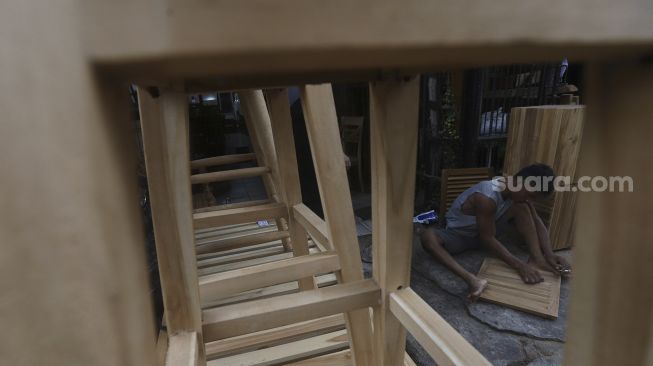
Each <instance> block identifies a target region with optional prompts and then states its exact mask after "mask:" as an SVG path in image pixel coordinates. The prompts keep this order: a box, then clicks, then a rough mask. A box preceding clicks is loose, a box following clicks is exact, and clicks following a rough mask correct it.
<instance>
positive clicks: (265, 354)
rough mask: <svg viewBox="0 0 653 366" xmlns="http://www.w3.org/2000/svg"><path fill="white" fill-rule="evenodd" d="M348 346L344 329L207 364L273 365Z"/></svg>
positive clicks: (213, 365) (215, 365)
mask: <svg viewBox="0 0 653 366" xmlns="http://www.w3.org/2000/svg"><path fill="white" fill-rule="evenodd" d="M348 346H349V338H348V337H347V332H346V331H345V330H338V331H335V332H331V333H327V334H323V335H319V336H315V337H311V338H307V339H302V340H299V341H295V342H291V343H286V344H281V345H278V346H273V347H270V348H266V349H261V350H257V351H252V352H248V353H243V354H240V355H235V356H231V357H226V358H220V359H217V360H213V361H209V362H208V365H209V366H242V365H252V366H274V365H286V364H288V363H290V362H293V361H296V360H301V359H304V358H310V357H314V356H318V355H322V354H325V353H330V352H335V351H340V350H343V349H346V348H347V347H348Z"/></svg>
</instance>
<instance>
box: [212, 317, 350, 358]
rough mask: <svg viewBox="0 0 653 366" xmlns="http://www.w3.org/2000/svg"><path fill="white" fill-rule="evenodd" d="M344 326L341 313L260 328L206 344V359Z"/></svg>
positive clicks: (293, 339) (264, 346) (339, 328)
mask: <svg viewBox="0 0 653 366" xmlns="http://www.w3.org/2000/svg"><path fill="white" fill-rule="evenodd" d="M344 327H345V318H344V317H343V316H342V314H337V315H329V316H327V317H324V318H319V319H313V320H308V321H305V322H301V323H296V324H291V325H286V326H283V327H279V328H273V329H267V330H262V331H260V332H255V333H250V334H244V335H242V336H237V337H232V338H226V339H221V340H219V341H214V342H209V343H207V344H206V353H207V358H208V359H215V358H220V357H225V356H230V355H233V354H238V353H243V352H247V351H252V350H256V349H260V348H266V347H270V346H275V345H278V344H281V343H288V342H291V341H295V340H298V339H301V338H307V337H311V336H315V335H320V334H323V333H329V332H333V331H337V330H341V329H343V328H344Z"/></svg>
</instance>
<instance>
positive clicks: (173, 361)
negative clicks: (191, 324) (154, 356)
mask: <svg viewBox="0 0 653 366" xmlns="http://www.w3.org/2000/svg"><path fill="white" fill-rule="evenodd" d="M198 364H199V347H198V344H197V334H196V333H195V332H179V333H176V334H173V335H172V336H171V337H170V339H169V346H168V353H167V354H166V363H165V365H166V366H197V365H198Z"/></svg>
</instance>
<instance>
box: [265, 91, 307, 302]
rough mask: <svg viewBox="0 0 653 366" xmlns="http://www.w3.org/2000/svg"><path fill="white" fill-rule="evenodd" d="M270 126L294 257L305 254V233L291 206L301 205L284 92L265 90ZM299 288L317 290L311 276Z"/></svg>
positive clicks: (295, 160)
mask: <svg viewBox="0 0 653 366" xmlns="http://www.w3.org/2000/svg"><path fill="white" fill-rule="evenodd" d="M266 95H267V98H268V100H269V111H270V124H271V131H272V137H273V139H274V148H275V153H276V155H277V159H278V169H279V172H278V174H279V185H280V187H281V189H280V191H281V195H282V196H283V198H284V203H285V204H286V205H287V206H288V208H289V212H288V232H289V233H290V239H291V241H292V251H293V254H294V255H295V256H302V255H307V254H308V240H307V237H306V230H305V229H304V228H303V227H302V226H301V225H300V224H299V223H298V222H297V221H296V219H295V217H294V214H293V211H292V210H291V209H290V208H291V207H292V206H294V205H296V204H299V203H301V202H302V191H301V186H300V182H299V172H298V170H297V155H296V152H295V138H294V136H293V131H292V119H291V118H290V102H289V101H288V91H287V90H286V89H281V90H279V89H274V90H268V91H267V93H266ZM299 287H300V288H301V289H302V290H310V289H313V288H315V287H316V285H315V282H314V280H313V277H312V276H309V277H306V278H301V279H300V280H299Z"/></svg>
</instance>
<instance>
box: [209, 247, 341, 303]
mask: <svg viewBox="0 0 653 366" xmlns="http://www.w3.org/2000/svg"><path fill="white" fill-rule="evenodd" d="M338 269H340V263H339V261H338V256H337V255H336V254H334V253H318V254H312V255H305V256H300V257H294V258H290V259H286V260H281V261H277V262H273V263H266V264H260V265H258V266H253V267H247V268H243V269H237V270H233V271H228V272H222V273H218V274H213V275H209V276H204V277H202V278H201V279H200V282H199V286H200V298H201V299H205V298H209V297H210V298H213V299H215V298H222V297H227V296H229V295H233V294H237V293H239V292H242V291H247V290H251V289H255V288H260V287H264V286H271V285H275V284H278V283H284V282H289V281H292V280H299V279H300V278H305V277H312V275H316V274H323V273H328V272H333V271H335V270H338Z"/></svg>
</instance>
